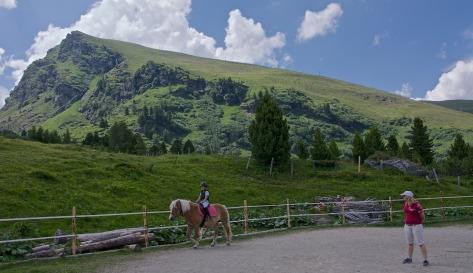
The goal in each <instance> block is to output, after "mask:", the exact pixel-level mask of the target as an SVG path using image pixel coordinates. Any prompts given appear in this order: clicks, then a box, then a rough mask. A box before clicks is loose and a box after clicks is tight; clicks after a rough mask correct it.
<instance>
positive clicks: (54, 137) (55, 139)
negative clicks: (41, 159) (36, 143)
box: [49, 130, 61, 144]
mask: <svg viewBox="0 0 473 273" xmlns="http://www.w3.org/2000/svg"><path fill="white" fill-rule="evenodd" d="M49 143H56V144H57V143H61V137H60V136H59V134H58V133H57V131H56V130H54V131H52V132H51V133H49Z"/></svg>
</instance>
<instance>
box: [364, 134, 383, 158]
mask: <svg viewBox="0 0 473 273" xmlns="http://www.w3.org/2000/svg"><path fill="white" fill-rule="evenodd" d="M385 150H386V148H385V146H384V142H383V139H382V137H381V133H380V132H379V130H378V128H377V127H372V128H371V129H370V130H369V131H368V133H367V134H366V136H365V152H366V157H368V156H370V155H372V154H374V152H376V151H381V152H384V151H385Z"/></svg>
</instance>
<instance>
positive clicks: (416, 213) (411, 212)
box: [404, 202, 423, 225]
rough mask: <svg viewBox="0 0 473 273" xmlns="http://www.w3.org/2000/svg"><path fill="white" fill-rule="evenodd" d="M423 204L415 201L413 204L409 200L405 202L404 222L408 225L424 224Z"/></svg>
mask: <svg viewBox="0 0 473 273" xmlns="http://www.w3.org/2000/svg"><path fill="white" fill-rule="evenodd" d="M422 210H423V209H422V206H421V205H420V203H419V202H415V203H413V204H412V205H411V206H409V204H408V203H407V202H405V203H404V223H406V224H408V225H420V224H422V217H421V214H422Z"/></svg>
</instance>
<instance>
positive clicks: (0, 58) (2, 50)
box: [0, 47, 5, 75]
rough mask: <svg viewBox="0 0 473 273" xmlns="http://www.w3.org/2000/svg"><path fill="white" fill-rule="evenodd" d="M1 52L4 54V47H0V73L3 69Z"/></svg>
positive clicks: (0, 73) (3, 62)
mask: <svg viewBox="0 0 473 273" xmlns="http://www.w3.org/2000/svg"><path fill="white" fill-rule="evenodd" d="M3 54H5V49H3V48H1V47H0V75H2V74H3V71H4V70H5V61H4V60H3Z"/></svg>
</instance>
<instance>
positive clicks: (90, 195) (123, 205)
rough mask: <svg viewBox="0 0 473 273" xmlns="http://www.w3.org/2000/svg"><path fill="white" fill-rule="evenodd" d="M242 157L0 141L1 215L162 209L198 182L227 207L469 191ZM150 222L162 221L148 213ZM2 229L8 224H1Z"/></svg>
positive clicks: (112, 222) (43, 230)
mask: <svg viewBox="0 0 473 273" xmlns="http://www.w3.org/2000/svg"><path fill="white" fill-rule="evenodd" d="M246 161H247V159H246V158H235V157H224V156H203V155H189V156H175V155H166V156H162V157H142V156H133V155H128V154H117V153H107V152H101V151H97V150H91V149H88V148H84V147H81V146H78V145H46V144H40V143H36V142H28V141H22V140H8V139H4V138H0V169H1V170H2V172H0V195H1V196H2V198H1V199H0V218H12V217H28V216H49V215H70V214H71V208H72V207H73V206H76V207H77V211H78V214H98V213H114V212H133V211H141V210H142V206H143V205H147V207H148V208H149V210H167V208H168V205H169V203H170V201H171V200H172V199H175V198H184V199H195V198H196V197H197V194H198V191H199V186H198V185H199V182H200V181H201V180H202V179H205V180H207V181H208V182H209V184H210V190H211V192H212V202H217V203H223V204H226V205H228V206H235V205H241V204H242V203H243V200H244V199H246V200H248V202H249V204H265V203H272V204H275V203H281V202H284V201H285V199H286V198H289V199H290V200H291V201H297V202H306V201H312V200H313V199H314V197H316V196H333V195H346V196H355V197H356V198H360V199H364V198H368V197H374V198H378V199H386V198H388V196H393V197H397V196H398V194H399V193H400V192H402V191H404V190H405V189H410V190H412V191H414V192H415V193H416V194H417V195H418V196H421V197H427V196H439V195H440V191H443V192H444V194H445V195H471V194H473V187H472V179H471V178H464V179H463V186H462V187H460V188H458V187H457V186H456V185H455V179H454V178H443V179H442V183H441V184H440V185H437V184H436V183H432V182H429V181H426V180H425V179H422V178H416V177H410V176H404V175H401V174H398V173H394V172H388V171H386V172H380V171H375V170H371V169H365V168H363V170H362V174H361V175H358V174H357V171H356V166H355V165H354V164H353V163H351V162H341V163H340V166H339V167H338V168H337V169H336V170H319V171H317V172H314V170H313V169H312V168H311V164H310V162H309V161H300V160H295V163H294V166H295V175H294V176H291V175H290V171H289V170H288V169H282V168H276V170H275V174H274V176H273V177H269V174H268V169H267V168H266V167H264V168H263V167H257V166H255V164H254V162H253V163H252V164H251V165H250V166H251V167H250V168H249V170H245V165H246ZM151 224H152V225H167V224H169V222H167V220H165V219H164V218H158V217H156V218H153V219H152V223H151ZM28 225H29V227H30V229H31V230H32V234H31V235H35V236H36V235H51V234H53V233H54V231H55V230H56V228H61V229H63V230H69V226H70V223H69V221H67V220H60V221H45V222H29V223H28ZM139 225H141V217H140V216H137V217H116V218H102V219H82V220H81V221H80V222H79V232H80V233H83V232H90V231H100V230H109V229H112V228H119V227H131V226H139ZM0 227H1V228H2V229H3V230H5V229H8V228H10V226H6V225H2V226H0Z"/></svg>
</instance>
